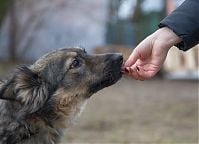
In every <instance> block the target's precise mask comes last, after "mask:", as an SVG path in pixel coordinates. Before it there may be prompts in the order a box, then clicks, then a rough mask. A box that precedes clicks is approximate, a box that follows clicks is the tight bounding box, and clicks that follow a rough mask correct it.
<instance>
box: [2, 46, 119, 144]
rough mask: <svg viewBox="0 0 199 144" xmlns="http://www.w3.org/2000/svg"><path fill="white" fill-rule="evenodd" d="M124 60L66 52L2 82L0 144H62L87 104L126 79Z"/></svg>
mask: <svg viewBox="0 0 199 144" xmlns="http://www.w3.org/2000/svg"><path fill="white" fill-rule="evenodd" d="M122 63H123V56H122V55H121V54H111V53H110V54H98V55H97V54H96V55H94V54H93V55H91V54H88V53H86V51H85V50H84V49H83V48H64V49H59V50H56V51H53V52H51V53H48V54H46V55H44V56H42V57H41V58H39V59H38V60H37V61H36V62H35V63H34V64H32V65H31V66H24V65H23V66H19V67H18V68H16V70H15V71H14V72H13V73H12V74H11V76H9V78H8V79H6V80H2V81H0V99H1V100H0V144H57V143H59V142H60V141H61V137H62V135H63V133H64V131H65V130H66V129H67V128H68V127H69V126H70V125H71V124H72V122H73V121H74V120H75V119H76V118H77V117H78V116H79V114H80V113H81V111H82V110H83V107H84V106H85V104H86V102H87V100H88V99H89V98H90V97H91V96H92V95H93V94H94V93H96V92H97V91H99V90H101V89H103V88H105V87H108V86H110V85H113V84H115V83H116V82H117V81H118V80H119V79H120V78H121V77H122V72H121V67H122Z"/></svg>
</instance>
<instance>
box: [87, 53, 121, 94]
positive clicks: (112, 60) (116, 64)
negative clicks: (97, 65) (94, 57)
mask: <svg viewBox="0 0 199 144" xmlns="http://www.w3.org/2000/svg"><path fill="white" fill-rule="evenodd" d="M104 63H105V67H104V68H103V74H102V77H101V79H100V80H98V81H97V82H96V83H94V84H93V85H92V86H91V88H90V90H91V93H95V92H97V91H99V90H101V89H103V88H105V87H108V86H111V85H113V84H115V83H116V82H117V81H118V80H119V79H120V78H121V77H122V72H121V69H122V64H123V56H122V54H107V55H106V56H105V60H104Z"/></svg>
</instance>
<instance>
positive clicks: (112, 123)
mask: <svg viewBox="0 0 199 144" xmlns="http://www.w3.org/2000/svg"><path fill="white" fill-rule="evenodd" d="M8 69H10V66H9V65H7V64H6V65H5V64H1V63H0V76H4V75H5V73H7V71H8ZM197 141H198V81H180V80H179V81H173V80H165V79H153V80H150V81H143V82H141V81H135V80H133V79H132V78H130V77H123V78H122V79H121V80H120V81H119V82H118V83H116V84H115V85H113V86H111V87H108V88H105V89H104V90H102V91H100V92H98V93H96V94H95V95H93V97H91V99H90V100H89V103H88V104H87V106H86V108H85V110H84V112H83V113H82V115H81V117H80V119H79V120H78V121H77V122H76V123H75V124H74V125H73V126H72V127H71V128H70V129H68V131H67V132H66V136H65V137H64V139H63V143H66V142H67V143H75V144H76V143H84V144H85V143H90V144H94V143H98V144H100V143H106V144H110V143H112V144H115V143H117V144H181V143H183V144H196V143H197Z"/></svg>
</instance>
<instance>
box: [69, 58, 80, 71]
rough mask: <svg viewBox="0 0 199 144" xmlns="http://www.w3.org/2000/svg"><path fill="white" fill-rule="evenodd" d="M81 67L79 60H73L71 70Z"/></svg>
mask: <svg viewBox="0 0 199 144" xmlns="http://www.w3.org/2000/svg"><path fill="white" fill-rule="evenodd" d="M80 66H81V62H80V61H79V60H78V59H75V60H73V62H72V64H71V65H70V68H71V69H74V68H78V67H80Z"/></svg>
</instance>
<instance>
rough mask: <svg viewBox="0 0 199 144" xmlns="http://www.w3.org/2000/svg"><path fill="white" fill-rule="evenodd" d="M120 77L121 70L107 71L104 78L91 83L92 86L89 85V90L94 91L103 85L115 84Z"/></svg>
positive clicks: (103, 86)
mask: <svg viewBox="0 0 199 144" xmlns="http://www.w3.org/2000/svg"><path fill="white" fill-rule="evenodd" d="M121 77H122V72H119V73H117V74H114V72H109V73H108V74H106V75H105V76H104V78H103V79H102V80H101V81H99V82H96V83H94V84H92V86H91V87H90V92H91V93H96V92H97V91H99V90H101V89H103V88H105V87H108V86H111V85H113V84H115V83H116V82H117V81H118V80H119V79H120V78H121Z"/></svg>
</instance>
